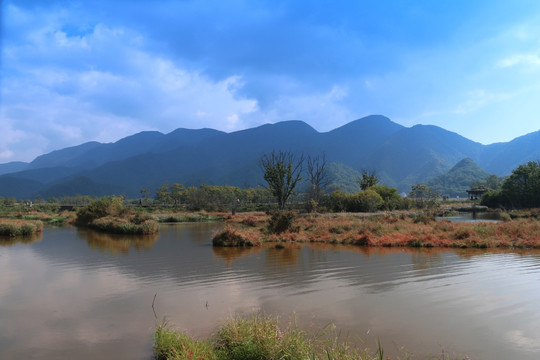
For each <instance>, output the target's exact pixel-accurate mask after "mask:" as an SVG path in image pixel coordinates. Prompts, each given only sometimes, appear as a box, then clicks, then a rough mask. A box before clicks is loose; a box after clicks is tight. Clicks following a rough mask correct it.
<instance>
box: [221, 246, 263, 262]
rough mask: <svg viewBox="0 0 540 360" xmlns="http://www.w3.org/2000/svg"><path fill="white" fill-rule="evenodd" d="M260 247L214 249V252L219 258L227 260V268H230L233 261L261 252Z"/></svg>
mask: <svg viewBox="0 0 540 360" xmlns="http://www.w3.org/2000/svg"><path fill="white" fill-rule="evenodd" d="M261 250H262V248H260V247H241V248H234V247H212V251H213V253H214V255H215V256H216V257H217V258H221V259H223V260H225V263H226V264H227V266H230V265H231V264H232V262H233V261H235V260H238V259H240V258H241V257H243V256H247V255H253V254H255V253H258V252H259V251H261Z"/></svg>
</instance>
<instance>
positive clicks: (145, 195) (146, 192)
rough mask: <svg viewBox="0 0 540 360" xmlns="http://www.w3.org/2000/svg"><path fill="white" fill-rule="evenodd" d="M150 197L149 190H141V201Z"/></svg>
mask: <svg viewBox="0 0 540 360" xmlns="http://www.w3.org/2000/svg"><path fill="white" fill-rule="evenodd" d="M149 196H150V189H141V197H142V199H143V200H146V199H148V197H149Z"/></svg>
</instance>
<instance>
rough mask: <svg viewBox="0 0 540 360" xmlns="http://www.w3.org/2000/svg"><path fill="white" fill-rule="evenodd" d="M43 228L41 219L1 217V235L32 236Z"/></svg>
mask: <svg viewBox="0 0 540 360" xmlns="http://www.w3.org/2000/svg"><path fill="white" fill-rule="evenodd" d="M42 230H43V223H42V222H41V221H39V220H20V219H0V236H5V237H15V236H30V235H35V234H38V233H40V232H41V231H42Z"/></svg>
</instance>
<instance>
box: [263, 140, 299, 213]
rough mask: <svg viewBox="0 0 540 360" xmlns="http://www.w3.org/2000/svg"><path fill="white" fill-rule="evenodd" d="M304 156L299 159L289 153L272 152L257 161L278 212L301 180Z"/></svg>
mask: <svg viewBox="0 0 540 360" xmlns="http://www.w3.org/2000/svg"><path fill="white" fill-rule="evenodd" d="M303 163H304V155H303V154H302V155H300V157H299V158H296V156H295V155H294V154H293V153H292V152H290V151H278V152H276V151H275V150H274V151H272V152H271V153H270V154H265V155H263V156H262V157H261V158H260V159H259V166H260V167H261V169H262V170H263V171H264V180H266V182H267V183H268V187H269V188H270V191H271V192H272V195H274V197H275V198H276V200H277V202H278V207H279V209H280V210H283V209H284V208H285V203H286V202H287V200H288V199H289V197H290V196H291V194H292V193H293V191H294V188H295V187H296V184H298V182H299V181H300V180H302V177H301V174H302V166H303Z"/></svg>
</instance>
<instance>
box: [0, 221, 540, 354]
mask: <svg viewBox="0 0 540 360" xmlns="http://www.w3.org/2000/svg"><path fill="white" fill-rule="evenodd" d="M221 226H222V225H221V224H186V225H163V226H162V227H161V228H160V235H159V236H157V237H156V236H155V237H153V238H142V237H141V238H132V237H129V238H123V237H115V236H112V237H111V236H110V235H104V234H100V233H94V232H89V231H84V230H76V229H69V228H61V229H50V228H47V229H44V232H43V238H42V240H41V241H38V242H34V243H31V244H26V245H25V244H22V243H16V244H13V245H12V246H9V247H2V248H0V274H2V276H0V359H12V358H39V359H61V358H77V359H109V358H112V357H114V358H116V359H150V358H151V356H152V352H151V348H152V335H153V334H152V332H153V328H154V326H155V322H156V320H155V319H154V314H153V311H152V308H151V305H152V300H153V297H154V295H155V294H157V297H156V301H155V309H156V312H157V314H158V317H159V319H161V318H163V317H165V318H166V319H167V320H168V321H169V322H170V323H171V324H173V325H175V326H176V327H178V328H179V329H181V330H189V331H190V332H191V333H194V334H195V335H198V336H205V335H208V334H210V333H211V332H212V331H213V330H214V329H215V327H216V326H217V325H218V324H219V323H220V322H221V321H222V320H223V319H224V318H226V317H228V316H230V315H232V314H235V313H242V312H250V311H264V312H266V313H270V314H275V315H280V316H282V317H283V318H287V317H289V316H290V315H291V314H293V313H294V314H296V315H295V316H296V319H297V321H298V323H299V325H300V326H302V327H304V328H306V329H313V328H312V326H315V327H317V326H324V325H326V324H328V323H330V322H332V323H334V324H335V325H336V326H337V327H338V328H339V329H341V330H342V331H343V333H344V334H347V335H348V336H349V337H350V338H351V339H358V338H361V339H364V340H365V341H366V345H367V346H375V344H376V341H377V339H380V340H381V342H382V344H383V346H384V347H385V354H388V355H389V356H391V357H392V358H394V357H395V355H396V353H397V352H398V350H396V349H397V348H399V347H401V346H405V347H406V348H407V349H408V350H409V351H411V352H413V353H415V354H417V355H418V357H419V358H427V357H428V356H429V355H430V354H431V355H433V354H437V355H438V354H440V353H441V350H443V349H444V351H445V352H446V353H450V354H452V353H456V354H457V353H462V354H466V355H469V356H470V357H471V358H473V359H525V360H529V359H531V360H532V359H538V358H540V292H539V291H538V288H539V287H538V285H539V284H540V252H538V251H537V250H536V251H519V252H512V251H508V250H505V251H494V250H490V251H488V250H482V249H463V250H461V249H460V250H446V249H403V248H400V249H392V248H363V247H347V246H336V245H320V244H319V245H315V246H288V247H286V248H284V249H274V248H272V247H268V248H213V247H212V246H211V241H210V239H211V236H212V234H213V233H214V232H215V231H216V230H218V229H219V228H220V227H221ZM95 249H99V251H95ZM455 357H457V356H455Z"/></svg>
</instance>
